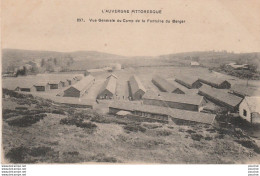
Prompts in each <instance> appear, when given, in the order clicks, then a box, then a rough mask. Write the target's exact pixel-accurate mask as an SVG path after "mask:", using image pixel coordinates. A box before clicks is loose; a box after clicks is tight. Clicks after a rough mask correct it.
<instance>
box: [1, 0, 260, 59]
mask: <svg viewBox="0 0 260 176" xmlns="http://www.w3.org/2000/svg"><path fill="white" fill-rule="evenodd" d="M102 9H129V10H132V9H137V10H138V9H152V10H153V9H154V10H159V9H160V10H162V14H102V13H101V10H102ZM259 11H260V1H257V0H210V1H209V0H196V1H192V0H131V1H126V0H110V1H107V0H19V1H9V0H3V1H2V21H1V22H2V24H1V31H2V45H1V46H2V48H16V49H28V50H51V51H65V52H66V51H78V50H91V51H101V52H107V53H113V54H119V55H124V56H137V55H146V56H156V55H162V54H171V53H177V52H187V51H205V50H216V51H219V50H227V51H234V52H259V51H260V35H259V34H260V20H259V19H260V13H259ZM77 18H84V19H85V22H82V23H77V22H76V19H77ZM89 18H93V19H99V18H101V19H112V18H114V19H134V20H135V19H163V20H165V19H169V20H172V19H181V20H185V21H186V22H185V24H165V23H164V24H161V23H160V24H151V23H132V24H131V23H90V22H89Z"/></svg>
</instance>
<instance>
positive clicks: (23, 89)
mask: <svg viewBox="0 0 260 176" xmlns="http://www.w3.org/2000/svg"><path fill="white" fill-rule="evenodd" d="M20 91H22V92H31V89H30V88H20Z"/></svg>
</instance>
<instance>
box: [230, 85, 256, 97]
mask: <svg viewBox="0 0 260 176" xmlns="http://www.w3.org/2000/svg"><path fill="white" fill-rule="evenodd" d="M230 90H231V92H233V93H237V94H239V95H242V96H244V97H245V96H260V89H258V88H256V87H248V86H246V85H241V84H235V85H233V86H232V87H231V89H230Z"/></svg>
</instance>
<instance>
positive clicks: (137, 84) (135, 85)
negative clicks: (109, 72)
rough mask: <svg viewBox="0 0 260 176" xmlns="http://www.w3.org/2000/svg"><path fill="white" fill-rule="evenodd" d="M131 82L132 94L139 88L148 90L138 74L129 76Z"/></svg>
mask: <svg viewBox="0 0 260 176" xmlns="http://www.w3.org/2000/svg"><path fill="white" fill-rule="evenodd" d="M129 83H130V87H131V91H132V94H135V93H136V92H137V91H138V90H142V91H144V92H146V89H145V88H144V86H143V84H142V83H141V81H140V80H139V78H138V77H137V76H136V75H133V76H131V77H130V78H129Z"/></svg>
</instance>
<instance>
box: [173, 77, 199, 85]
mask: <svg viewBox="0 0 260 176" xmlns="http://www.w3.org/2000/svg"><path fill="white" fill-rule="evenodd" d="M175 81H176V82H178V81H181V82H184V83H185V84H188V85H189V86H192V84H194V83H195V82H197V81H199V78H197V77H193V76H183V75H182V76H178V77H177V78H176V79H175Z"/></svg>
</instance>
